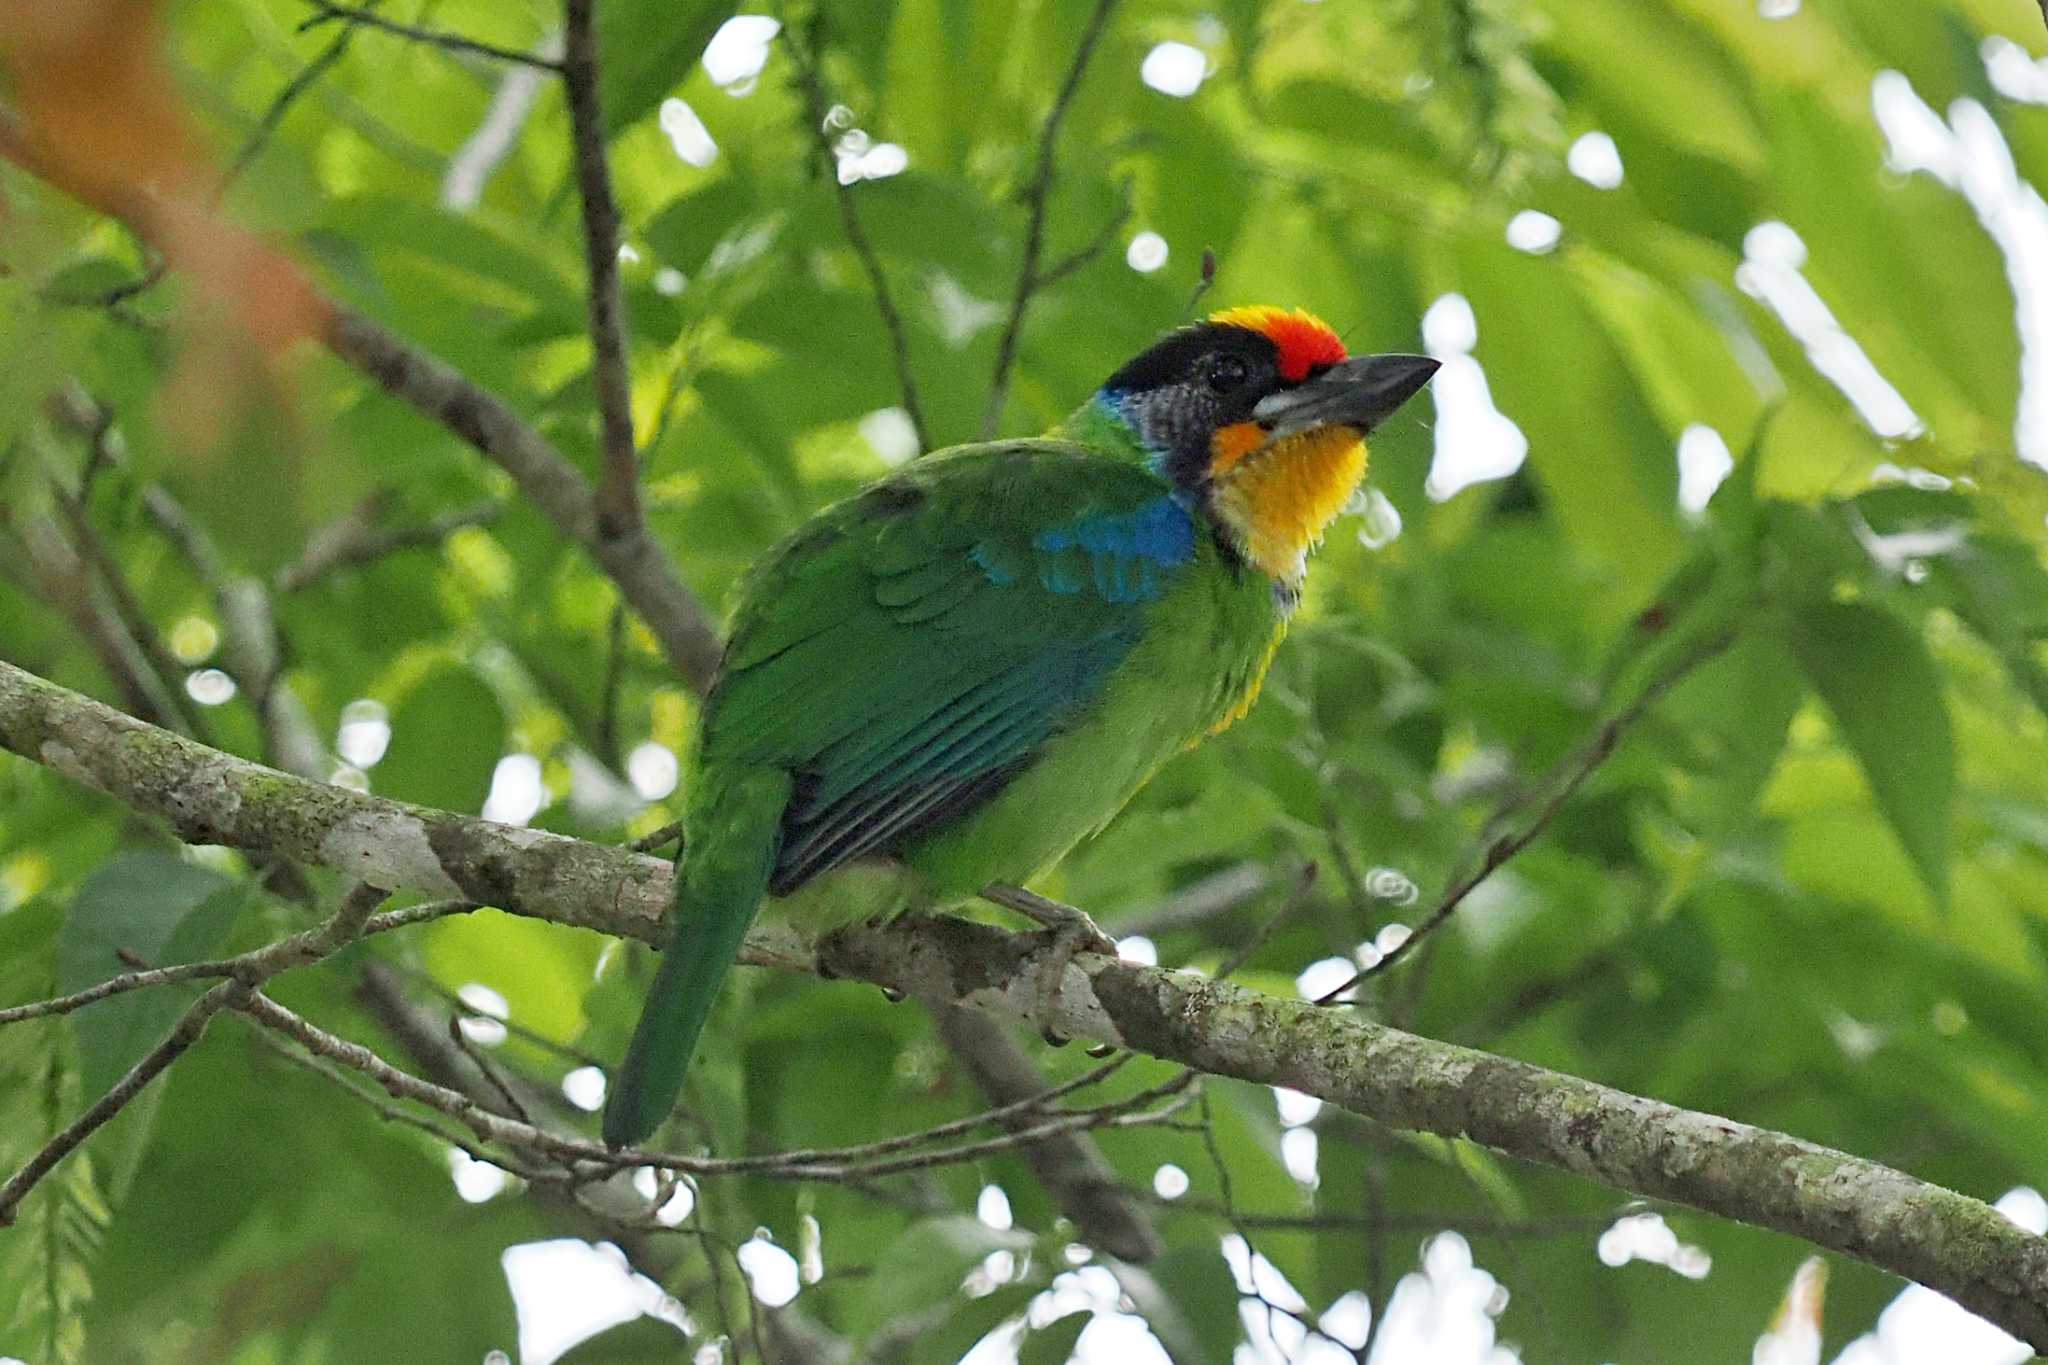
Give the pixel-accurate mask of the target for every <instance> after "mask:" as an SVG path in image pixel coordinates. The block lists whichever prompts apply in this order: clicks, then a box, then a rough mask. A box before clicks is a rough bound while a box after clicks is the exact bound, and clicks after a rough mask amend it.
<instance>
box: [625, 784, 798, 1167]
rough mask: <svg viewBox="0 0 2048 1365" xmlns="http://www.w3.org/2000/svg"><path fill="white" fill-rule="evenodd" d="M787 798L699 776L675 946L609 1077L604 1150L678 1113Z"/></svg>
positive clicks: (769, 863) (680, 875) (758, 892)
mask: <svg viewBox="0 0 2048 1365" xmlns="http://www.w3.org/2000/svg"><path fill="white" fill-rule="evenodd" d="M789 792H790V780H789V775H788V774H787V773H784V772H781V771H779V770H774V769H762V768H751V769H746V770H744V771H741V772H738V773H729V774H728V773H703V774H700V775H699V782H698V792H697V794H696V795H695V796H694V797H693V799H692V801H691V810H690V817H689V819H688V821H687V823H686V826H685V827H686V830H687V832H688V835H689V839H690V842H689V845H688V847H687V848H686V849H685V851H684V855H683V862H682V866H681V867H680V868H678V869H677V872H676V882H675V884H676V898H675V907H674V909H673V910H671V911H670V923H671V926H672V927H671V929H670V933H671V935H672V937H671V939H670V941H669V946H668V951H667V952H665V953H663V954H662V955H661V970H660V971H659V972H657V973H656V974H655V977H654V986H653V988H652V989H651V990H649V991H648V993H647V1003H646V1004H645V1005H643V1006H642V1007H641V1013H640V1024H639V1027H637V1028H636V1029H634V1031H633V1042H632V1044H631V1046H629V1047H628V1048H627V1049H626V1059H625V1061H624V1062H622V1063H621V1064H620V1065H619V1069H618V1072H617V1073H616V1074H615V1075H614V1076H613V1077H612V1084H611V1093H610V1095H609V1097H608V1098H607V1099H606V1100H605V1106H604V1140H605V1143H606V1145H608V1146H612V1147H625V1146H629V1145H631V1144H633V1143H636V1142H640V1141H642V1140H643V1139H645V1138H646V1137H647V1135H648V1134H649V1133H652V1132H653V1131H654V1130H655V1129H656V1128H657V1127H659V1126H660V1125H661V1121H662V1120H663V1119H665V1118H667V1117H668V1113H669V1110H670V1109H672V1108H674V1107H675V1102H676V1095H677V1093H678V1092H679V1091H681V1090H682V1088H683V1075H684V1073H685V1072H687V1071H688V1070H689V1066H690V1055H691V1054H692V1053H693V1052H695V1051H696V1048H697V1035H698V1034H700V1033H702V1032H703V1031H704V1022H705V1020H707V1019H709V1018H710V1017H711V1006H712V1003H713V1002H714V1001H715V1000H717V998H718V987H719V985H720V983H722V982H723V981H724V980H725V974H726V972H727V971H728V970H730V969H731V967H732V962H733V955H734V954H735V953H737V952H738V951H739V946H740V940H741V939H742V938H744V937H746V932H747V926H748V925H749V924H751V923H753V920H754V911H755V910H756V909H757V908H759V906H760V904H761V897H762V896H763V895H764V894H766V892H767V889H768V877H769V874H770V873H771V872H772V871H773V870H774V867H775V857H776V853H777V851H778V849H779V848H780V846H781V843H782V809H783V807H784V806H785V805H787V804H788V802H789Z"/></svg>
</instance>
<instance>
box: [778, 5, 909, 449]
mask: <svg viewBox="0 0 2048 1365" xmlns="http://www.w3.org/2000/svg"><path fill="white" fill-rule="evenodd" d="M783 33H784V36H785V38H786V40H787V42H788V45H789V54H790V66H791V68H792V69H793V70H794V71H795V72H796V78H797V83H798V84H799V85H800V86H802V87H803V97H804V113H805V117H806V119H807V121H808V123H809V125H810V131H811V135H812V137H813V139H814V140H815V141H816V142H817V144H818V152H819V155H820V157H821V158H822V161H823V165H824V169H825V174H826V175H827V176H829V177H831V180H832V185H833V192H834V194H835V195H836V196H837V199H838V203H839V221H840V225H841V227H842V228H843V230H844V231H845V233H846V244H847V245H848V246H850V247H852V248H853V254H854V256H855V257H856V258H858V259H859V261H860V267H861V269H862V271H864V272H865V273H866V275H867V277H868V286H869V288H870V289H872V290H873V291H874V295H875V311H876V312H878V313H880V314H881V316H882V328H883V330H884V331H886V332H887V333H888V334H889V352H890V355H891V356H892V357H893V358H894V360H895V362H896V383H897V386H898V388H900V389H901V390H902V392H903V412H904V414H905V415H906V416H907V417H909V418H910V429H911V431H913V432H914V433H916V435H917V448H918V450H919V451H926V450H930V449H931V448H932V441H931V432H930V431H929V430H928V429H927V428H926V426H925V420H924V406H923V404H921V403H919V402H918V398H917V374H916V372H915V371H914V370H913V369H912V368H911V364H910V336H909V333H908V331H907V330H906V328H905V326H904V322H903V314H902V313H901V312H899V311H898V310H897V307H896V299H895V296H894V295H893V294H891V293H890V291H889V277H888V275H887V274H886V273H884V271H883V270H882V258H881V257H880V256H879V255H877V254H876V252H875V244H874V243H873V242H871V241H869V240H868V235H867V232H866V231H865V230H864V229H863V228H862V227H861V225H860V210H859V208H858V207H856V206H855V204H854V202H853V186H852V185H851V184H849V183H848V182H847V181H845V180H843V179H841V178H840V175H839V153H838V151H837V149H836V148H835V147H834V146H833V143H832V130H831V128H830V127H829V126H827V124H828V120H827V115H828V113H829V111H830V109H831V101H830V100H829V99H828V98H826V95H825V82H824V78H823V77H822V76H821V75H820V74H819V72H818V66H817V63H818V61H819V54H818V53H817V51H816V50H814V49H811V50H807V49H806V47H805V45H804V44H803V43H802V42H800V41H799V40H798V39H797V37H796V35H795V33H794V32H793V31H792V30H791V28H790V27H789V26H788V25H787V24H785V25H784V27H783Z"/></svg>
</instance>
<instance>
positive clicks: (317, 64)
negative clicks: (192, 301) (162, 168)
mask: <svg viewBox="0 0 2048 1365" xmlns="http://www.w3.org/2000/svg"><path fill="white" fill-rule="evenodd" d="M378 3H379V0H370V3H369V4H368V5H365V6H364V10H365V11H366V12H367V11H368V10H369V9H371V8H374V7H375V6H376V5H377V4H378ZM355 36H356V26H355V25H354V24H350V25H349V26H348V27H346V28H344V29H342V31H341V32H339V33H337V34H335V35H334V38H333V40H332V41H330V42H329V43H328V44H327V46H326V47H323V48H321V49H320V51H319V52H318V53H316V54H315V55H314V56H313V58H312V60H311V61H308V62H307V63H306V64H305V65H304V66H302V67H300V68H299V69H298V71H297V72H296V73H295V74H294V75H293V76H292V78H291V79H290V80H288V81H286V82H285V83H284V85H283V87H282V88H281V89H279V90H278V92H277V93H276V94H275V95H273V96H272V97H271V100H270V103H269V105H267V106H266V107H265V108H264V110H263V113H262V114H261V115H260V116H258V118H257V120H256V126H255V128H254V129H252V130H251V131H250V133H249V136H248V137H246V138H244V139H243V140H242V145H241V148H240V149H239V150H238V151H236V153H235V159H234V160H233V161H231V162H229V163H228V168H227V169H226V170H225V171H223V172H222V173H221V177H220V183H219V184H218V185H216V186H215V187H214V192H213V197H214V202H215V203H216V204H217V203H219V202H220V201H221V200H222V199H224V198H226V197H227V192H228V190H229V189H230V188H231V187H233V185H234V183H235V182H236V181H237V180H239V179H241V177H242V172H244V171H246V170H248V169H249V166H250V164H251V163H252V162H254V161H255V160H256V158H257V156H259V155H260V154H261V153H262V151H263V149H264V147H265V146H266V145H268V144H269V142H270V139H271V138H272V137H273V136H275V135H276V133H277V128H278V125H279V124H281V123H283V122H284V116H285V114H286V113H287V112H289V111H290V109H291V107H292V106H293V105H294V104H297V103H298V102H299V97H300V96H302V95H304V94H305V93H306V92H307V91H308V90H310V89H312V88H313V83H314V82H315V81H317V80H319V79H320V77H321V76H323V75H325V74H326V72H327V70H328V68H329V67H331V66H333V65H334V64H335V63H336V62H338V61H340V60H341V59H342V57H343V56H344V55H345V54H346V53H347V52H348V45H349V44H350V43H351V42H353V41H354V40H355ZM168 268H169V262H168V261H166V260H164V259H163V258H162V257H158V258H157V261H156V263H155V264H154V265H152V266H151V267H150V269H149V271H148V272H147V273H146V274H145V275H144V276H143V277H142V278H141V279H138V280H134V281H131V282H130V283H129V284H127V285H123V286H121V287H120V288H118V289H112V290H109V291H108V292H107V294H106V295H105V297H104V298H103V299H102V302H105V303H108V304H115V303H119V302H121V301H122V300H123V299H126V298H128V297H130V296H131V295H133V294H136V293H140V292H141V291H142V290H144V289H147V288H149V287H150V286H151V285H154V284H155V283H156V282H157V281H159V280H161V279H162V278H163V277H164V273H165V271H166V270H167V269H168Z"/></svg>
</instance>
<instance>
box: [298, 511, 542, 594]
mask: <svg viewBox="0 0 2048 1365" xmlns="http://www.w3.org/2000/svg"><path fill="white" fill-rule="evenodd" d="M382 501H383V500H382V498H381V497H379V496H378V495H376V494H372V495H371V496H370V497H369V498H365V499H364V500H363V503H362V504H361V505H359V506H358V507H357V508H355V509H354V510H352V511H350V512H348V513H347V514H345V515H343V516H342V517H341V518H339V519H338V520H337V521H335V522H333V523H332V524H331V525H329V526H326V527H323V528H322V529H320V530H318V531H315V532H314V533H313V534H312V535H311V536H310V537H308V538H307V541H306V548H305V549H304V550H303V551H302V552H301V553H300V555H299V557H298V558H297V559H295V560H293V561H292V562H291V563H289V564H287V565H285V566H284V567H283V568H281V569H279V570H278V571H277V572H276V573H275V574H273V575H271V579H270V586H271V590H272V591H274V592H278V593H293V592H298V591H299V590H301V589H302V588H308V587H311V586H312V585H313V584H315V583H317V582H319V581H320V580H321V579H323V578H325V577H326V576H327V575H328V574H331V573H334V572H336V571H337V570H340V569H349V568H355V567H357V566H359V565H363V564H370V563H373V562H375V561H376V560H379V559H382V558H383V557H384V556H386V555H389V554H395V553H397V552H398V551H400V550H411V549H424V548H428V547H432V546H438V545H440V544H441V542H442V541H444V540H446V539H448V537H449V536H451V535H453V534H454V533H455V532H457V531H459V530H462V529H463V528H464V527H466V526H483V525H487V524H488V523H490V522H492V521H494V520H496V519H497V517H498V516H499V514H501V513H502V512H503V511H504V510H505V504H504V503H502V502H500V501H497V500H496V499H492V500H491V501H488V502H480V503H475V504H472V505H471V506H468V507H457V508H455V509H453V510H452V511H447V512H443V513H441V514H440V515H439V516H437V517H434V518H432V519H430V520H428V521H425V522H422V523H421V524H420V525H418V526H398V527H392V528H389V529H385V528H381V527H379V526H377V525H376V516H375V512H376V510H377V508H378V506H379V505H381V503H382Z"/></svg>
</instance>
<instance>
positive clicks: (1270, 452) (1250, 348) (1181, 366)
mask: <svg viewBox="0 0 2048 1365" xmlns="http://www.w3.org/2000/svg"><path fill="white" fill-rule="evenodd" d="M1436 368H1437V363H1436V362H1435V361H1434V360H1431V359H1430V358H1429V357H1427V356H1417V355H1365V356H1347V355H1345V353H1344V343H1343V342H1342V341H1340V340H1338V338H1337V334H1336V333H1335V332H1333V331H1331V330H1330V328H1329V327H1328V326H1327V325H1325V324H1324V323H1323V322H1322V320H1321V319H1319V318H1316V317H1314V316H1312V315H1311V314H1309V313H1306V312H1303V311H1302V310H1300V309H1294V310H1292V311H1290V310H1287V309H1282V308H1271V307H1253V308H1227V309H1224V310H1223V311H1221V312H1217V313H1211V314H1210V315H1209V316H1208V317H1207V318H1206V319H1204V320H1203V321H1201V322H1198V323H1195V324H1193V325H1192V326H1188V327H1182V328H1179V329H1177V330H1176V331H1173V332H1170V333H1168V334H1167V335H1166V336H1165V337H1164V338H1162V339H1161V340H1160V341H1158V342H1157V343H1156V344H1154V345H1153V346H1152V347H1151V348H1150V349H1149V350H1146V351H1144V352H1142V353H1141V354H1140V355H1138V356H1137V357H1136V358H1135V359H1133V360H1132V361H1131V362H1130V363H1129V364H1127V365H1125V366H1124V367H1123V368H1122V369H1120V370H1118V371H1117V372H1116V373H1115V374H1113V375H1111V376H1110V377H1109V379H1108V380H1107V381H1106V382H1105V383H1104V384H1103V386H1102V388H1101V389H1100V390H1099V391H1098V392H1097V393H1096V395H1095V398H1094V400H1093V401H1092V403H1091V404H1090V405H1089V408H1087V409H1084V410H1083V413H1082V414H1077V419H1076V420H1077V421H1078V420H1080V419H1081V418H1083V417H1087V418H1092V419H1093V420H1097V421H1100V420H1102V419H1103V418H1105V417H1106V418H1108V419H1110V420H1111V421H1112V422H1113V423H1114V424H1115V425H1116V426H1117V427H1120V428H1121V429H1122V431H1123V432H1124V433H1125V434H1126V435H1127V436H1128V437H1129V438H1130V439H1131V440H1132V441H1134V442H1135V443H1136V446H1137V447H1138V449H1139V451H1140V452H1141V453H1142V456H1143V458H1144V459H1145V460H1146V461H1147V462H1148V463H1149V464H1150V465H1151V466H1152V468H1153V469H1154V470H1156V471H1157V472H1158V473H1159V474H1160V475H1161V476H1163V477H1164V478H1166V479H1168V480H1169V481H1170V482H1172V484H1173V485H1174V487H1175V489H1176V490H1177V491H1178V492H1179V493H1180V494H1181V495H1182V496H1183V497H1184V498H1186V499H1187V500H1188V501H1189V502H1191V503H1193V504H1195V505H1199V506H1201V507H1202V508H1203V509H1204V510H1205V511H1206V512H1207V513H1208V515H1209V516H1210V518H1211V520H1212V521H1214V523H1215V524H1216V526H1217V528H1218V529H1219V530H1220V531H1221V532H1222V533H1223V534H1224V535H1225V536H1226V537H1227V538H1228V541H1229V543H1230V545H1231V547H1232V548H1233V549H1234V550H1235V551H1236V552H1237V553H1238V554H1239V555H1240V556H1242V557H1243V558H1244V559H1246V560H1247V561H1249V562H1250V563H1252V564H1255V565H1256V566H1257V567H1259V568H1260V569H1262V570H1263V571H1265V572H1266V573H1267V574H1269V575H1271V576H1272V577H1273V578H1275V579H1277V580H1281V581H1283V582H1292V581H1294V580H1298V579H1299V578H1300V576H1301V568H1302V563H1303V560H1304V558H1305V556H1306V555H1307V553H1308V551H1309V549H1310V548H1311V547H1312V546H1314V545H1315V543H1316V542H1317V541H1319V540H1320V539H1321V538H1322V535H1323V532H1324V531H1325V530H1326V529H1327V528H1328V526H1329V524H1330V522H1331V521H1332V520H1333V519H1334V518H1335V517H1336V515H1337V513H1338V512H1339V511H1340V510H1342V508H1343V506H1344V504H1345V502H1346V501H1347V500H1349V498H1350V497H1351V494H1352V492H1353V491H1354V490H1355V489H1356V488H1357V487H1358V483H1359V480H1360V479H1362V478H1363V477H1364V476H1365V436H1366V434H1367V433H1368V432H1370V431H1371V430H1372V429H1373V428H1374V427H1376V426H1378V425H1379V424H1380V423H1381V422H1382V421H1384V420H1386V418H1387V417H1388V416H1390V415H1391V414H1392V413H1393V412H1394V410H1395V409H1396V408H1398V407H1400V406H1401V404H1403V403H1405V402H1406V401H1407V400H1408V399H1409V398H1411V397H1413V396H1414V395H1415V393H1416V392H1417V391H1418V390H1420V389H1421V388H1422V386H1423V385H1424V384H1426V383H1428V382H1429V377H1430V376H1431V375H1433V374H1435V373H1436ZM1069 425H1070V426H1071V425H1073V423H1070V424H1069Z"/></svg>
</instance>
